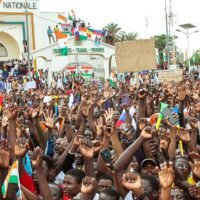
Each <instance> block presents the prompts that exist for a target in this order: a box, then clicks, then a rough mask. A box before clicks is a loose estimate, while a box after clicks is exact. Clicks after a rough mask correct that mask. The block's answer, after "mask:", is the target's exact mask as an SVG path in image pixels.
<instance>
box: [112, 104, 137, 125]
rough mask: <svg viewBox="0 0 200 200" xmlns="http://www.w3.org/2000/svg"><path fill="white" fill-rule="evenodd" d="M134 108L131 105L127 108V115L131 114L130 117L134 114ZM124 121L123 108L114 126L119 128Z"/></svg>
mask: <svg viewBox="0 0 200 200" xmlns="http://www.w3.org/2000/svg"><path fill="white" fill-rule="evenodd" d="M135 112H136V109H135V108H134V107H133V106H132V107H131V108H130V110H129V115H130V116H131V118H132V117H133V115H134V114H135ZM125 121H126V111H125V109H124V110H123V111H122V114H121V115H120V117H119V119H118V121H117V123H116V125H115V126H116V127H117V128H119V127H120V126H121V125H122V124H123V123H125Z"/></svg>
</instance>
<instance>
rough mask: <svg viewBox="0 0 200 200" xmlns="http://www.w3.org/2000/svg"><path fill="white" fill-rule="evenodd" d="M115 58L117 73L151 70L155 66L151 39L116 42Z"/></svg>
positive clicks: (153, 43) (153, 46)
mask: <svg viewBox="0 0 200 200" xmlns="http://www.w3.org/2000/svg"><path fill="white" fill-rule="evenodd" d="M115 56H116V63H117V71H118V73H124V72H134V71H142V70H151V69H156V66H157V64H156V49H155V41H154V40H152V39H148V40H133V41H125V42H116V44H115Z"/></svg>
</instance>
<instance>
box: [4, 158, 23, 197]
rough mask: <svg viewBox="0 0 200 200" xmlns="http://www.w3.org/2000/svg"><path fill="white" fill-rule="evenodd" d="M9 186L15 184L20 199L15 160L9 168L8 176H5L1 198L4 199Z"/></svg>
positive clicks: (16, 162) (17, 169)
mask: <svg viewBox="0 0 200 200" xmlns="http://www.w3.org/2000/svg"><path fill="white" fill-rule="evenodd" d="M9 184H15V185H17V186H18V189H19V193H20V198H21V199H22V196H21V188H20V180H19V168H18V160H16V161H15V162H14V163H13V165H12V167H11V168H10V170H9V172H8V175H7V176H6V179H5V181H4V183H3V186H2V188H1V191H2V194H3V198H6V195H7V192H8V186H9Z"/></svg>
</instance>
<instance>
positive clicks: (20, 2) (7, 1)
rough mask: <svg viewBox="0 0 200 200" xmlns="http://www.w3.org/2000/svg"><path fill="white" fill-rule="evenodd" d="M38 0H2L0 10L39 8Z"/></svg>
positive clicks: (21, 10) (31, 9)
mask: <svg viewBox="0 0 200 200" xmlns="http://www.w3.org/2000/svg"><path fill="white" fill-rule="evenodd" d="M38 5H39V2H38V0H29V1H27V2H26V0H0V12H24V11H25V10H26V8H27V10H28V11H32V12H34V11H36V10H38V7H39V6H38Z"/></svg>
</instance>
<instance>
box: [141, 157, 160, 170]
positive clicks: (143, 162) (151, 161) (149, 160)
mask: <svg viewBox="0 0 200 200" xmlns="http://www.w3.org/2000/svg"><path fill="white" fill-rule="evenodd" d="M148 162H150V163H152V164H153V165H155V166H157V163H156V161H155V160H153V159H151V158H146V159H144V160H143V161H142V162H141V164H140V168H142V167H144V165H145V164H146V163H148Z"/></svg>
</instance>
